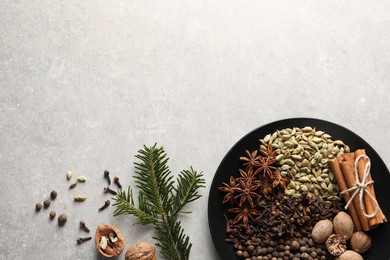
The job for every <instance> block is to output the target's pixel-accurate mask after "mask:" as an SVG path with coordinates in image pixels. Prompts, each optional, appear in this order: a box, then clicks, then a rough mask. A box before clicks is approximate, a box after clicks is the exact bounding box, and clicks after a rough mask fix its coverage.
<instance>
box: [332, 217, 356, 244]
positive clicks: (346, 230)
mask: <svg viewBox="0 0 390 260" xmlns="http://www.w3.org/2000/svg"><path fill="white" fill-rule="evenodd" d="M333 228H334V232H335V233H336V234H339V235H341V236H343V237H344V238H345V239H346V240H349V239H350V238H351V237H352V234H353V221H352V218H351V217H350V216H349V215H348V214H347V213H345V212H344V211H340V212H339V213H337V215H336V217H334V219H333Z"/></svg>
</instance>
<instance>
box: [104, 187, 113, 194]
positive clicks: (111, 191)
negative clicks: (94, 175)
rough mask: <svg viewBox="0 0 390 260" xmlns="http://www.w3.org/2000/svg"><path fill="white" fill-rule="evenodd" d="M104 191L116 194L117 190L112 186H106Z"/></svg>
mask: <svg viewBox="0 0 390 260" xmlns="http://www.w3.org/2000/svg"><path fill="white" fill-rule="evenodd" d="M104 193H111V194H112V195H116V191H114V190H112V189H110V187H105V188H104Z"/></svg>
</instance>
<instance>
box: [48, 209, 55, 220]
mask: <svg viewBox="0 0 390 260" xmlns="http://www.w3.org/2000/svg"><path fill="white" fill-rule="evenodd" d="M49 216H50V219H52V220H53V219H54V218H55V217H56V212H55V211H51V212H50V214H49Z"/></svg>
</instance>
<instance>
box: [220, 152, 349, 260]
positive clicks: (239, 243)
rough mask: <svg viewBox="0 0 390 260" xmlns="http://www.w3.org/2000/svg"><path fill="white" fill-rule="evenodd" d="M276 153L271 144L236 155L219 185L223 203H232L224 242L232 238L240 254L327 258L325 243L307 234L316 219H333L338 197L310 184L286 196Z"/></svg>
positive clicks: (286, 179)
mask: <svg viewBox="0 0 390 260" xmlns="http://www.w3.org/2000/svg"><path fill="white" fill-rule="evenodd" d="M259 151H260V153H259ZM277 156H278V155H277V154H276V153H275V151H274V150H273V148H272V147H271V146H270V145H268V146H266V147H265V148H263V149H261V150H255V151H252V152H250V151H248V150H246V151H245V156H243V157H240V160H241V161H242V162H243V168H242V169H239V176H238V177H236V178H234V177H233V176H230V180H229V183H222V186H221V187H219V190H221V191H222V192H225V193H226V195H225V196H224V198H223V201H222V203H227V202H230V206H231V208H229V209H228V211H229V212H230V213H229V214H228V216H225V217H226V223H227V227H226V233H227V234H228V238H227V239H226V241H227V242H231V243H233V245H234V248H235V249H236V255H237V257H239V258H243V259H252V258H253V259H255V258H256V259H262V258H264V257H265V258H267V259H272V258H275V259H278V258H285V259H294V257H295V258H298V259H328V258H331V255H330V254H329V253H328V251H327V249H326V246H325V244H319V243H317V242H315V241H314V240H313V238H312V234H311V233H312V230H313V227H314V225H315V224H316V223H317V222H318V221H320V220H325V219H333V218H334V216H335V215H336V214H337V213H338V212H339V211H341V210H342V205H341V203H340V201H339V200H338V199H332V198H329V199H328V200H323V199H322V198H320V197H319V196H315V195H313V194H310V193H309V192H308V190H309V189H307V190H306V191H305V190H304V189H302V190H301V191H300V194H299V196H296V195H295V194H294V195H293V196H288V195H286V194H285V190H286V188H287V186H288V185H290V178H289V176H288V175H286V174H282V171H283V170H285V169H284V168H282V167H280V165H279V163H278V161H280V157H279V158H277ZM291 162H292V163H294V162H293V161H291ZM291 162H288V161H287V163H291ZM284 167H285V166H284ZM285 168H286V167H285ZM303 178H307V177H304V176H303ZM301 181H302V182H309V183H310V181H311V180H310V179H309V178H307V180H305V179H302V180H301ZM231 213H233V214H231Z"/></svg>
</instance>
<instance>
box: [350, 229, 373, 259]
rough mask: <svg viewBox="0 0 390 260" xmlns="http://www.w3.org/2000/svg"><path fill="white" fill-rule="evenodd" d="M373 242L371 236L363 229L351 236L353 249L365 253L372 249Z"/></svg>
mask: <svg viewBox="0 0 390 260" xmlns="http://www.w3.org/2000/svg"><path fill="white" fill-rule="evenodd" d="M371 244H372V242H371V237H370V236H369V235H367V234H366V233H364V232H363V231H358V232H355V233H353V235H352V238H351V247H352V250H353V251H355V252H357V253H359V254H363V253H365V252H366V251H367V250H368V249H370V247H371Z"/></svg>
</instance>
